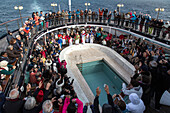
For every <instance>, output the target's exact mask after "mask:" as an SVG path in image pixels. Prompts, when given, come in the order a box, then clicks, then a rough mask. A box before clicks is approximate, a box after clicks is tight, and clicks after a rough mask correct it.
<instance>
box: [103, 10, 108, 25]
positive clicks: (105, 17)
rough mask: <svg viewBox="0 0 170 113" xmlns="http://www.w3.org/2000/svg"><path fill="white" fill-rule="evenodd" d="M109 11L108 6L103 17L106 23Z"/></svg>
mask: <svg viewBox="0 0 170 113" xmlns="http://www.w3.org/2000/svg"><path fill="white" fill-rule="evenodd" d="M107 13H108V9H107V8H106V9H105V10H104V15H103V18H104V21H103V22H104V23H106V20H107Z"/></svg>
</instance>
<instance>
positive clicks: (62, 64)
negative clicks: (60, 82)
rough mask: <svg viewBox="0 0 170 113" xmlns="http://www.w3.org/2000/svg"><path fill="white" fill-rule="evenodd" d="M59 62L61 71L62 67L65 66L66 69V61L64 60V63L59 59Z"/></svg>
mask: <svg viewBox="0 0 170 113" xmlns="http://www.w3.org/2000/svg"><path fill="white" fill-rule="evenodd" d="M58 62H59V64H60V69H61V67H62V66H64V68H65V69H66V65H67V62H66V61H65V60H62V62H60V59H59V58H58Z"/></svg>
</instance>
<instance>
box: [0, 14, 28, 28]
mask: <svg viewBox="0 0 170 113" xmlns="http://www.w3.org/2000/svg"><path fill="white" fill-rule="evenodd" d="M29 17H31V16H25V17H22V18H29ZM22 18H16V19H13V20H9V21H7V22H4V23H1V24H0V26H2V25H5V24H7V23H10V22H13V21H16V20H20V19H22Z"/></svg>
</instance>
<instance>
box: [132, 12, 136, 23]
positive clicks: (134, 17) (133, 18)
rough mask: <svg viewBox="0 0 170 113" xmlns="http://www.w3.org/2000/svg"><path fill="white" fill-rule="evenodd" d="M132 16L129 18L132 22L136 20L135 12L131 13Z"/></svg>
mask: <svg viewBox="0 0 170 113" xmlns="http://www.w3.org/2000/svg"><path fill="white" fill-rule="evenodd" d="M132 16H133V17H132V18H131V20H132V22H134V21H135V20H136V16H135V14H132Z"/></svg>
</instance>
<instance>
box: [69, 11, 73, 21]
mask: <svg viewBox="0 0 170 113" xmlns="http://www.w3.org/2000/svg"><path fill="white" fill-rule="evenodd" d="M71 15H72V14H71V11H69V13H68V22H70V21H71Z"/></svg>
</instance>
